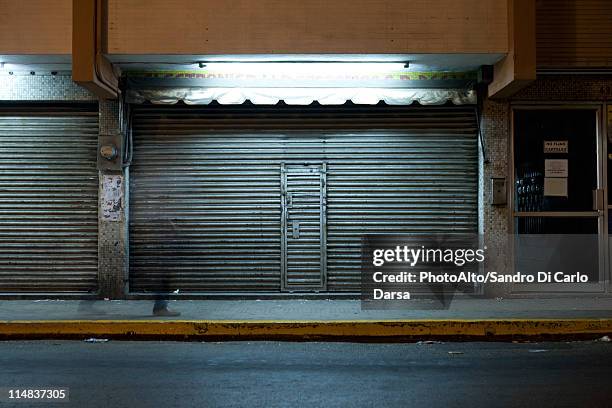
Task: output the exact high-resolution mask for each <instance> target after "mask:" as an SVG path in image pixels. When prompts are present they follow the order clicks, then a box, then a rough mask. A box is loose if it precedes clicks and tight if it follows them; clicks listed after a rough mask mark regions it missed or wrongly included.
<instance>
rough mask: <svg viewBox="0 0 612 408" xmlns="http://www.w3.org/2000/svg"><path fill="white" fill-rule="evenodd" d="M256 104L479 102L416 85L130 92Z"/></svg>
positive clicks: (169, 100)
mask: <svg viewBox="0 0 612 408" xmlns="http://www.w3.org/2000/svg"><path fill="white" fill-rule="evenodd" d="M247 100H248V101H251V103H253V104H255V105H274V104H277V103H278V102H279V101H283V102H285V103H286V104H288V105H309V104H311V103H312V102H315V101H316V102H318V103H320V104H321V105H342V104H344V103H346V102H349V101H350V102H353V103H355V104H359V105H376V104H377V103H379V102H380V101H383V102H385V103H387V104H388V105H410V104H412V103H413V102H418V103H419V104H421V105H443V104H445V103H447V102H448V101H451V102H452V103H453V104H455V105H465V104H474V103H476V92H475V91H474V90H473V89H426V88H421V89H416V88H272V87H270V88H217V87H214V88H213V87H211V88H207V87H150V88H133V89H129V90H128V92H127V101H128V102H129V103H144V102H146V101H149V102H151V103H154V104H175V103H177V102H179V101H183V102H184V103H186V104H188V105H206V104H209V103H211V102H212V101H217V102H218V103H220V104H221V105H236V104H242V103H244V102H246V101H247Z"/></svg>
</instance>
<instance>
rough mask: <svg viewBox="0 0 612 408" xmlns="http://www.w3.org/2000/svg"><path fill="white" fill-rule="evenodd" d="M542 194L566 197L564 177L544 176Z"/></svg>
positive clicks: (565, 180) (565, 179)
mask: <svg viewBox="0 0 612 408" xmlns="http://www.w3.org/2000/svg"><path fill="white" fill-rule="evenodd" d="M544 195H545V196H554V197H567V178H566V177H544Z"/></svg>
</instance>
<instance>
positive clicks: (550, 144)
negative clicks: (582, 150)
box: [544, 140, 569, 153]
mask: <svg viewBox="0 0 612 408" xmlns="http://www.w3.org/2000/svg"><path fill="white" fill-rule="evenodd" d="M568 151H569V149H568V141H567V140H545V141H544V153H568Z"/></svg>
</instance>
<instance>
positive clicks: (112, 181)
mask: <svg viewBox="0 0 612 408" xmlns="http://www.w3.org/2000/svg"><path fill="white" fill-rule="evenodd" d="M122 213H123V176H121V175H104V176H103V178H102V220H103V221H121V214H122Z"/></svg>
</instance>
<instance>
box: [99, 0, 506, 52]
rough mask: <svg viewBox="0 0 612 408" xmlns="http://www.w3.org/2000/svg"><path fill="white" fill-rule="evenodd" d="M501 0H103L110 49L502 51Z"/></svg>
mask: <svg viewBox="0 0 612 408" xmlns="http://www.w3.org/2000/svg"><path fill="white" fill-rule="evenodd" d="M507 49H508V38H507V1H506V0H487V1H482V0H309V1H303V0H227V1H215V0H146V1H144V0H109V2H108V53H110V54H258V53H272V54H283V53H287V54H298V53H303V54H317V53H347V54H350V53H369V54H383V53H390V54H393V53H505V52H506V51H507Z"/></svg>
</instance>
